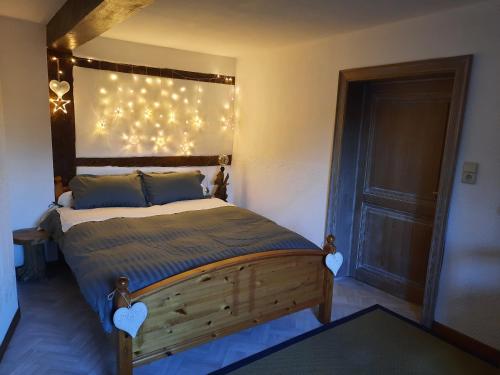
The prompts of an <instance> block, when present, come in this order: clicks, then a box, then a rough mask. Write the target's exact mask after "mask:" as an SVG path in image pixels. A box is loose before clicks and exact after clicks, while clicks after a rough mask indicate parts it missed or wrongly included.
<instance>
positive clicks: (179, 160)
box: [76, 155, 232, 167]
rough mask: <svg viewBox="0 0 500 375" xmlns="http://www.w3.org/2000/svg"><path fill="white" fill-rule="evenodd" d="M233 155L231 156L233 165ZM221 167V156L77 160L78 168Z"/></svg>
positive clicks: (230, 159)
mask: <svg viewBox="0 0 500 375" xmlns="http://www.w3.org/2000/svg"><path fill="white" fill-rule="evenodd" d="M231 161H232V155H229V164H231ZM215 165H219V156H218V155H210V156H144V157H123V158H120V157H118V158H76V166H78V167H107V166H112V167H206V166H215Z"/></svg>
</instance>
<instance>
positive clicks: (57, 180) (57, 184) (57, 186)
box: [54, 176, 64, 201]
mask: <svg viewBox="0 0 500 375" xmlns="http://www.w3.org/2000/svg"><path fill="white" fill-rule="evenodd" d="M62 193H64V185H63V182H62V177H61V176H56V177H54V195H55V197H56V201H57V199H58V198H59V197H60V196H61V195H62Z"/></svg>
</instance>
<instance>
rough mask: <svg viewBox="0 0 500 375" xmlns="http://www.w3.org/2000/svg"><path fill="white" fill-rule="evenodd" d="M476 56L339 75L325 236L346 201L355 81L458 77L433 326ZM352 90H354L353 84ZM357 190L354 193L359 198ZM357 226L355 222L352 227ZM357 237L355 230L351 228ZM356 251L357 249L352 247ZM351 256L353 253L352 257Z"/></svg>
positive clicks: (432, 271) (434, 274)
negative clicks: (344, 173) (344, 170)
mask: <svg viewBox="0 0 500 375" xmlns="http://www.w3.org/2000/svg"><path fill="white" fill-rule="evenodd" d="M471 64H472V55H464V56H456V57H447V58H438V59H430V60H421V61H414V62H404V63H399V64H389V65H381V66H373V67H365V68H354V69H346V70H341V71H340V72H339V83H338V95H337V112H336V119H335V130H334V131H335V133H334V140H333V153H332V165H331V176H330V188H329V201H328V210H327V212H328V214H327V225H326V233H336V228H337V222H338V217H339V216H340V212H338V211H339V202H340V199H342V197H341V193H340V192H341V189H340V187H341V181H340V176H341V156H342V146H343V141H344V129H345V126H346V112H347V101H348V93H349V87H350V86H351V85H352V84H354V83H357V84H359V83H362V82H370V81H378V80H386V79H408V78H409V79H411V78H420V77H422V78H424V77H430V76H434V77H439V76H448V77H453V80H454V83H453V91H452V94H451V101H450V111H449V117H448V123H447V129H446V135H445V144H444V149H443V158H442V164H441V175H440V179H439V189H438V197H437V202H436V212H435V219H434V225H433V232H432V241H431V248H430V250H429V261H428V264H427V276H426V282H425V292H424V300H423V305H422V318H421V323H422V324H423V325H424V326H426V327H428V328H430V327H431V325H432V322H433V321H434V312H435V308H436V297H437V293H438V287H439V277H440V273H441V266H442V262H443V254H444V241H445V232H446V225H447V217H448V211H449V204H450V195H451V189H452V186H453V180H454V175H455V169H456V161H457V151H458V146H459V141H460V132H461V128H462V122H463V114H464V110H465V101H466V94H467V86H468V81H469V74H470V68H471ZM351 87H352V86H351ZM354 193H355V192H353V194H354ZM351 227H352V224H351ZM351 233H352V228H351ZM351 250H352V249H351ZM349 256H350V254H349Z"/></svg>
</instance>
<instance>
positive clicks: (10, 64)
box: [0, 17, 54, 264]
mask: <svg viewBox="0 0 500 375" xmlns="http://www.w3.org/2000/svg"><path fill="white" fill-rule="evenodd" d="M0 81H2V88H3V105H4V120H5V137H6V139H7V145H6V159H5V160H6V171H7V176H8V178H7V179H8V183H9V198H10V211H11V222H12V226H13V228H16V229H17V228H22V227H31V226H34V225H35V223H36V221H37V220H38V218H39V217H40V215H41V214H42V213H43V212H44V211H45V210H46V209H47V206H48V205H49V204H50V202H51V201H52V200H53V199H54V193H53V192H54V188H53V180H52V175H53V172H52V146H51V136H50V119H49V102H48V93H47V90H48V84H47V63H46V49H45V27H44V26H42V25H39V24H35V23H31V22H27V21H20V20H14V19H11V18H5V17H0ZM17 250H18V251H17V254H18V255H19V254H20V253H19V248H17ZM20 258H21V257H17V259H16V264H19V263H20V262H22V260H20Z"/></svg>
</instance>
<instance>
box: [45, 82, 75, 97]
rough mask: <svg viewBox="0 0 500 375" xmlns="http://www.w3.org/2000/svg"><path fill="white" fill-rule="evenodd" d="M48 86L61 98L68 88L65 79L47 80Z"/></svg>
mask: <svg viewBox="0 0 500 375" xmlns="http://www.w3.org/2000/svg"><path fill="white" fill-rule="evenodd" d="M49 87H50V89H51V90H52V91H54V92H55V93H56V95H57V96H58V97H59V98H62V97H63V95H64V94H66V93H67V92H68V91H69V89H70V86H69V83H68V82H66V81H56V80H55V79H53V80H52V81H50V82H49Z"/></svg>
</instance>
